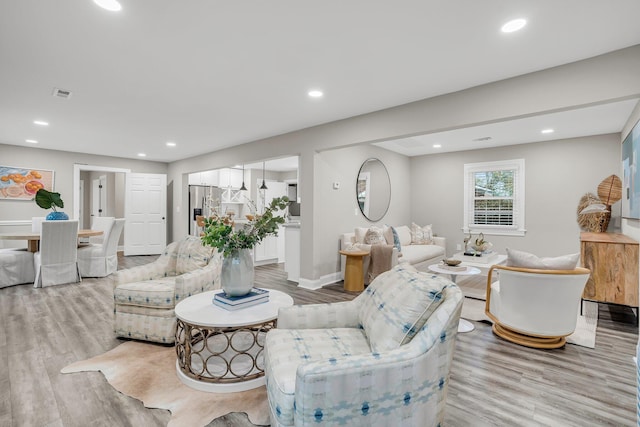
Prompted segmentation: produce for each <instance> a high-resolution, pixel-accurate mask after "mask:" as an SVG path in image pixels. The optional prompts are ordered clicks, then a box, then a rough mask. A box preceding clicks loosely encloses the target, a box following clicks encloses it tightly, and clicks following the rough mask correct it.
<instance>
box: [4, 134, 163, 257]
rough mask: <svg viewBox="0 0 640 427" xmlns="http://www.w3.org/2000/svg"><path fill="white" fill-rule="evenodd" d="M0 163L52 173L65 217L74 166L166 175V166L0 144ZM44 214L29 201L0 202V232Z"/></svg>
mask: <svg viewBox="0 0 640 427" xmlns="http://www.w3.org/2000/svg"><path fill="white" fill-rule="evenodd" d="M0 163H1V164H2V165H6V166H19V167H26V168H35V169H48V170H53V171H54V172H55V174H54V191H56V192H58V193H60V196H61V197H62V200H63V201H64V209H62V210H63V211H65V212H66V213H67V214H69V216H73V168H74V164H76V163H79V164H89V165H96V166H106V167H114V168H126V169H131V171H132V172H140V173H165V174H166V173H167V164H166V163H160V162H150V161H144V160H133V159H123V158H118V157H106V156H96V155H91V154H82V153H71V152H66V151H55V150H44V149H39V148H32V147H20V146H17V145H4V144H0ZM87 186H88V187H89V188H90V187H91V180H90V179H89V180H88V181H85V190H86V189H87ZM86 194H89V193H88V192H87V193H86ZM47 213H48V211H44V210H43V209H41V208H40V207H38V205H36V203H35V202H32V201H31V202H30V201H18V200H4V199H3V200H0V231H15V230H13V229H12V228H11V227H12V226H10V225H7V224H8V223H11V222H12V221H24V220H31V217H33V216H44V215H46V214H47ZM23 229H24V228H21V230H23ZM29 229H30V227H29ZM7 242H9V241H0V247H10V246H12V245H11V244H9V243H7Z"/></svg>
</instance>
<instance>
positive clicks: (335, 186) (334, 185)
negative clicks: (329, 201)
mask: <svg viewBox="0 0 640 427" xmlns="http://www.w3.org/2000/svg"><path fill="white" fill-rule="evenodd" d="M333 189H334V190H339V189H340V182H338V181H335V182H334V183H333Z"/></svg>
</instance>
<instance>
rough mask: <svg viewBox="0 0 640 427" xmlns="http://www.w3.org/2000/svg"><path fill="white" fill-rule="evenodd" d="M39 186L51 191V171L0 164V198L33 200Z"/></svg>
mask: <svg viewBox="0 0 640 427" xmlns="http://www.w3.org/2000/svg"><path fill="white" fill-rule="evenodd" d="M41 188H44V189H45V190H49V191H53V171H51V170H45V169H36V168H21V167H15V166H0V200H33V198H34V197H35V195H36V193H37V192H38V190H39V189H41Z"/></svg>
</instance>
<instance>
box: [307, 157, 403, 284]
mask: <svg viewBox="0 0 640 427" xmlns="http://www.w3.org/2000/svg"><path fill="white" fill-rule="evenodd" d="M371 157H375V158H377V159H379V160H381V161H382V163H384V165H385V166H386V168H387V171H388V172H389V179H390V182H391V203H390V205H389V210H388V211H387V213H386V215H385V216H384V217H382V219H381V220H380V221H378V222H376V223H373V222H371V221H369V220H368V219H366V218H365V217H364V216H363V215H362V213H361V212H360V208H359V207H358V201H357V198H356V181H357V179H358V171H359V170H360V166H361V165H362V163H363V162H364V161H365V160H367V159H369V158H371ZM409 167H410V163H409V158H408V157H406V156H403V155H400V154H396V153H393V152H391V151H387V150H384V149H381V148H378V147H375V146H371V145H360V146H356V147H350V148H343V149H337V150H328V151H323V152H321V153H318V154H317V155H316V161H315V168H314V170H315V176H314V179H315V180H314V184H315V197H316V198H317V199H318V200H322V203H317V204H316V207H315V210H314V224H315V229H314V242H315V243H316V245H315V246H316V247H317V248H318V249H317V252H316V254H315V256H316V260H317V261H316V263H315V272H316V275H317V276H316V278H321V277H323V276H327V275H330V274H332V273H335V272H337V271H340V254H339V253H338V250H339V249H340V242H339V240H340V235H341V234H342V233H347V232H352V231H353V230H354V228H356V227H368V226H370V225H372V224H378V225H380V226H382V225H383V224H390V225H401V224H407V223H408V222H409V218H410V212H409V206H410V205H411V199H412V192H411V182H410V173H409ZM336 181H337V182H340V189H338V190H334V189H333V183H334V182H336ZM302 205H304V201H303V203H302ZM303 222H304V218H303ZM303 247H304V245H303Z"/></svg>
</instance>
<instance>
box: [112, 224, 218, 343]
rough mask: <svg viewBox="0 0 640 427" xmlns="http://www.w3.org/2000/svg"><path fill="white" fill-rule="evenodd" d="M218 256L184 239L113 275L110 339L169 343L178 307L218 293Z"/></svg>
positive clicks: (193, 240)
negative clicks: (113, 336)
mask: <svg viewBox="0 0 640 427" xmlns="http://www.w3.org/2000/svg"><path fill="white" fill-rule="evenodd" d="M221 267H222V257H221V256H220V255H219V254H218V251H217V250H216V249H214V248H211V247H208V246H203V245H202V242H201V240H200V238H199V237H194V236H187V237H185V238H184V239H182V240H180V241H177V242H173V243H171V244H170V245H169V246H167V247H166V248H165V249H164V251H163V252H162V255H160V257H158V259H157V260H155V261H154V262H152V263H149V264H146V265H141V266H138V267H133V268H129V269H127V270H119V271H117V272H116V273H114V274H113V275H112V277H113V288H114V289H113V299H114V304H115V308H114V316H115V326H114V329H115V333H116V336H119V337H123V338H132V339H138V340H145V341H154V342H160V343H164V344H170V343H173V342H174V341H175V331H176V315H175V312H174V308H175V306H176V304H177V303H178V302H180V301H181V300H183V299H185V298H187V297H190V296H191V295H195V294H199V293H201V292H204V291H210V290H214V289H219V288H220V269H221Z"/></svg>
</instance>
